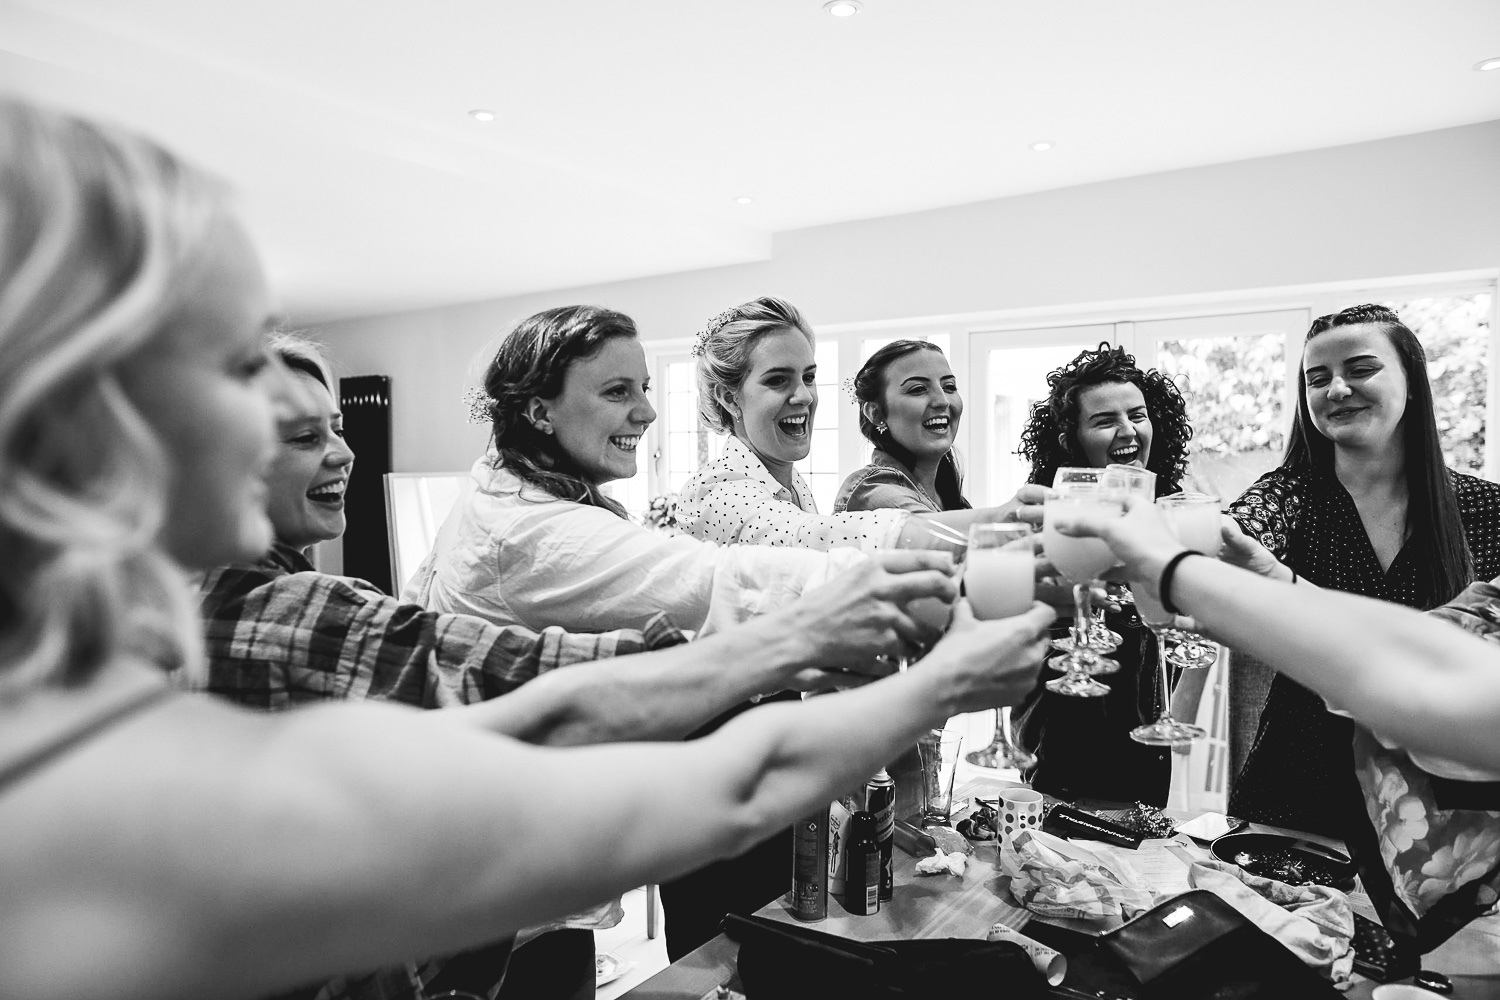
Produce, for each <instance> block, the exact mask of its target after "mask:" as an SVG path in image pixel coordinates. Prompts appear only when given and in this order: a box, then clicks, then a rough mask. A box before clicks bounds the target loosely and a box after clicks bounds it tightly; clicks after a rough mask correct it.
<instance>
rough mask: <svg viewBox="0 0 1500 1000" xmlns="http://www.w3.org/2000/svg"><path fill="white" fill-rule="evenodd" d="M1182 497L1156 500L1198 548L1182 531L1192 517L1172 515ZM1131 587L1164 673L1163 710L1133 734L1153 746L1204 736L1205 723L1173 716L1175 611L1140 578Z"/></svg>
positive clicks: (1177, 531) (1211, 499)
mask: <svg viewBox="0 0 1500 1000" xmlns="http://www.w3.org/2000/svg"><path fill="white" fill-rule="evenodd" d="M1179 499H1180V498H1177V497H1163V498H1162V499H1160V500H1158V501H1156V502H1157V504H1158V505H1159V506H1161V507H1162V508H1164V509H1165V510H1166V511H1168V522H1169V523H1170V524H1171V526H1172V530H1173V532H1174V533H1175V534H1176V535H1177V540H1178V541H1180V542H1182V543H1184V544H1185V545H1188V547H1189V548H1195V547H1196V546H1194V545H1193V544H1192V543H1191V542H1189V541H1188V540H1187V538H1185V537H1183V531H1182V526H1183V524H1184V523H1188V524H1192V523H1193V522H1192V520H1191V519H1189V520H1187V521H1184V520H1182V519H1180V518H1179V519H1173V518H1172V516H1171V514H1170V511H1171V510H1173V509H1178V510H1179V511H1180V510H1181V509H1182V508H1181V505H1180V504H1178V503H1177V502H1176V501H1178V500H1179ZM1207 500H1208V501H1209V502H1211V503H1213V504H1214V505H1215V506H1214V507H1213V508H1212V510H1213V514H1214V517H1215V521H1214V526H1215V530H1217V527H1218V521H1217V518H1218V509H1217V504H1218V502H1219V501H1218V498H1217V497H1208V498H1207ZM1200 518H1201V516H1200ZM1194 540H1195V541H1202V539H1201V538H1195V539H1194ZM1130 589H1131V592H1132V593H1133V594H1134V595H1135V610H1136V613H1137V614H1139V615H1140V616H1141V621H1143V622H1145V623H1146V627H1147V628H1149V629H1150V630H1151V634H1152V635H1154V636H1155V637H1156V668H1157V671H1158V672H1159V674H1160V677H1161V714H1160V715H1159V716H1157V718H1156V721H1155V722H1152V723H1148V724H1146V725H1144V726H1137V727H1136V728H1134V729H1132V730H1131V731H1130V738H1131V739H1133V740H1135V741H1136V742H1137V743H1148V744H1150V745H1151V746H1158V747H1169V746H1182V745H1184V744H1187V743H1191V742H1193V741H1194V740H1201V739H1203V737H1205V736H1207V735H1208V732H1207V731H1206V730H1205V729H1204V728H1203V727H1202V726H1193V725H1189V724H1188V723H1185V722H1178V721H1177V720H1176V719H1174V718H1172V677H1171V672H1170V671H1169V670H1168V669H1167V666H1168V664H1169V663H1171V662H1172V661H1171V658H1170V657H1169V656H1168V655H1167V633H1168V632H1169V631H1171V629H1170V626H1171V624H1172V620H1173V618H1172V615H1171V613H1170V612H1168V611H1167V609H1166V608H1165V607H1163V606H1162V603H1161V602H1160V601H1158V600H1157V599H1156V598H1154V597H1152V596H1151V594H1150V593H1149V592H1148V591H1147V590H1146V587H1145V585H1144V584H1142V583H1140V582H1138V581H1131V584H1130Z"/></svg>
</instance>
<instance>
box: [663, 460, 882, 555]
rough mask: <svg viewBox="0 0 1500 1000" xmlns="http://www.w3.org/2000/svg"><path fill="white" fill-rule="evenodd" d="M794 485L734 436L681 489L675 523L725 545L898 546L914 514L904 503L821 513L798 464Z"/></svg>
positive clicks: (708, 540)
mask: <svg viewBox="0 0 1500 1000" xmlns="http://www.w3.org/2000/svg"><path fill="white" fill-rule="evenodd" d="M792 487H793V488H792V489H790V490H789V489H787V488H786V487H785V486H783V485H781V483H779V482H777V481H776V477H774V476H772V475H771V471H770V470H769V469H767V468H766V466H765V463H763V462H762V461H761V460H760V459H759V458H758V457H756V455H755V453H754V452H753V451H751V450H750V449H749V448H748V447H747V446H746V445H745V444H744V442H742V441H740V440H739V438H736V437H732V436H731V437H730V438H729V440H728V441H727V442H726V443H725V446H724V454H723V456H722V457H720V458H718V459H716V460H714V461H712V462H710V463H709V464H707V465H705V466H704V467H703V468H701V469H699V470H698V472H697V474H696V475H694V476H693V478H692V479H690V480H688V482H687V485H685V486H684V487H683V488H682V491H681V492H680V493H679V494H678V496H677V526H678V527H679V528H680V529H682V530H683V531H685V532H687V533H688V534H690V535H692V536H693V537H694V538H698V539H701V540H702V541H706V542H717V543H718V544H720V545H733V544H735V543H742V544H745V545H783V546H796V547H799V548H808V549H831V548H857V549H860V550H862V551H865V552H871V551H875V550H878V549H887V548H894V547H895V545H896V540H897V538H899V537H900V535H901V529H902V528H903V527H905V525H906V520H907V518H908V517H910V516H911V515H910V514H909V513H908V512H907V511H904V510H872V511H861V512H857V513H845V514H826V515H825V514H819V513H818V507H817V504H816V503H815V502H814V501H813V495H812V491H811V490H809V489H808V488H807V483H806V482H804V481H803V479H802V476H801V475H799V474H798V473H797V471H796V470H795V469H794V470H792Z"/></svg>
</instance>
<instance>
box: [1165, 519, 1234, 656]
mask: <svg viewBox="0 0 1500 1000" xmlns="http://www.w3.org/2000/svg"><path fill="white" fill-rule="evenodd" d="M1161 507H1162V512H1163V513H1164V514H1165V515H1166V516H1167V521H1168V522H1169V523H1170V524H1171V525H1172V528H1173V531H1174V532H1175V533H1176V535H1177V538H1178V540H1179V541H1181V542H1182V544H1183V545H1185V546H1187V547H1188V548H1190V549H1196V550H1197V551H1199V552H1202V553H1203V554H1204V555H1206V556H1212V557H1213V558H1215V559H1217V558H1218V556H1219V552H1220V551H1221V550H1222V549H1223V548H1224V536H1223V534H1222V532H1221V530H1220V524H1221V522H1222V520H1223V518H1222V516H1221V515H1220V513H1219V498H1218V497H1216V496H1211V495H1209V494H1207V493H1174V494H1173V495H1171V496H1169V497H1162V498H1161ZM1167 638H1168V639H1170V640H1172V641H1174V642H1176V643H1177V645H1176V646H1175V647H1174V648H1173V649H1172V652H1171V654H1170V656H1169V657H1168V662H1170V663H1171V664H1172V666H1174V667H1180V668H1181V669H1183V670H1202V669H1204V668H1207V667H1211V666H1213V665H1214V663H1215V661H1217V660H1218V658H1219V644H1218V643H1216V642H1209V641H1208V640H1206V639H1204V638H1203V637H1201V636H1199V635H1198V634H1197V633H1195V632H1188V631H1185V630H1183V629H1175V628H1174V629H1168V630H1167Z"/></svg>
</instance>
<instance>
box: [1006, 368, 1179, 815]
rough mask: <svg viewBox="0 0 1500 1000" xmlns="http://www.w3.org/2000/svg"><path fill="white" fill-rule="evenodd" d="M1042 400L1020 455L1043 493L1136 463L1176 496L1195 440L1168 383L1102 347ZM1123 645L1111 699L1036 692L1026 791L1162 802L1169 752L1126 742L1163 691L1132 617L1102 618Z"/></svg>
mask: <svg viewBox="0 0 1500 1000" xmlns="http://www.w3.org/2000/svg"><path fill="white" fill-rule="evenodd" d="M1047 385H1048V387H1049V392H1048V394H1047V398H1046V399H1044V400H1042V401H1041V402H1038V403H1037V404H1036V405H1035V406H1033V407H1032V409H1031V418H1030V420H1028V421H1027V424H1026V428H1025V430H1023V431H1022V432H1021V448H1020V453H1021V454H1022V455H1023V456H1025V457H1026V458H1028V459H1030V460H1031V475H1030V476H1029V477H1028V478H1029V481H1030V482H1032V483H1035V484H1039V485H1042V486H1049V485H1051V483H1052V478H1053V476H1054V474H1056V472H1057V470H1058V469H1059V468H1060V467H1064V466H1082V467H1092V468H1102V467H1103V466H1106V465H1110V464H1123V465H1136V466H1139V467H1141V468H1144V469H1148V470H1150V471H1151V472H1154V473H1156V492H1157V495H1158V496H1163V495H1165V494H1168V493H1175V492H1176V491H1177V490H1178V489H1179V488H1180V487H1179V484H1180V483H1181V482H1182V480H1183V478H1184V476H1185V475H1186V473H1187V443H1188V440H1189V439H1190V438H1191V437H1192V436H1193V429H1192V427H1191V426H1189V424H1188V420H1187V409H1186V406H1185V405H1184V403H1183V399H1182V394H1181V393H1180V392H1178V391H1177V387H1176V386H1175V385H1173V384H1172V380H1171V379H1169V378H1167V377H1166V376H1165V375H1163V374H1162V373H1161V372H1159V371H1156V370H1155V369H1152V370H1151V371H1142V370H1141V369H1140V368H1139V367H1138V366H1137V365H1136V363H1135V358H1133V357H1131V356H1130V355H1129V354H1127V353H1125V351H1124V350H1123V349H1121V348H1117V347H1110V346H1109V344H1107V343H1103V344H1100V345H1099V347H1098V348H1097V349H1095V350H1087V351H1084V352H1083V353H1082V354H1080V355H1078V357H1076V358H1074V359H1073V360H1072V361H1070V362H1068V363H1067V364H1066V365H1063V366H1062V367H1061V368H1059V369H1057V370H1056V371H1054V372H1052V373H1051V374H1050V375H1048V376H1047ZM1107 621H1108V624H1109V627H1110V628H1111V629H1113V630H1114V631H1116V632H1118V633H1119V634H1120V636H1121V638H1122V639H1123V642H1122V643H1121V645H1120V648H1119V650H1117V651H1116V653H1115V654H1114V655H1115V659H1117V660H1118V661H1119V663H1120V672H1119V673H1117V674H1113V675H1111V676H1110V678H1109V694H1107V695H1105V696H1104V697H1101V698H1072V697H1067V696H1065V695H1058V694H1053V693H1049V692H1047V691H1046V690H1045V689H1044V688H1042V687H1040V686H1039V687H1038V688H1037V690H1036V691H1035V692H1034V693H1033V694H1032V697H1031V698H1030V699H1029V700H1028V702H1027V704H1026V706H1025V707H1024V708H1023V709H1021V712H1020V715H1021V724H1020V733H1021V743H1022V744H1023V745H1025V746H1026V748H1027V749H1028V750H1030V751H1031V752H1032V753H1034V754H1035V755H1036V757H1037V763H1036V766H1035V767H1034V768H1032V770H1031V771H1030V772H1029V773H1028V778H1029V779H1030V781H1031V784H1032V787H1034V788H1036V789H1037V790H1039V791H1045V792H1049V793H1052V794H1054V795H1057V796H1059V797H1066V798H1072V797H1087V798H1101V799H1115V800H1120V801H1127V802H1129V801H1139V802H1147V803H1150V804H1152V805H1164V804H1165V803H1166V801H1167V788H1168V784H1169V783H1170V780H1171V763H1170V759H1169V757H1168V753H1167V751H1166V750H1165V749H1163V748H1161V747H1153V746H1146V745H1144V744H1141V743H1137V742H1135V741H1134V740H1132V739H1131V738H1130V731H1131V730H1132V729H1134V728H1135V727H1136V726H1139V725H1141V724H1142V723H1143V722H1150V721H1152V720H1154V719H1155V718H1156V715H1157V707H1158V706H1159V705H1160V699H1161V697H1162V692H1160V691H1159V690H1158V686H1159V685H1158V684H1157V683H1156V682H1155V677H1156V672H1155V671H1153V670H1143V669H1142V664H1149V663H1151V662H1153V661H1152V660H1151V658H1150V657H1149V656H1148V655H1146V653H1147V650H1146V649H1145V648H1144V646H1145V644H1146V643H1147V642H1151V641H1154V640H1151V639H1150V633H1149V631H1148V630H1147V629H1146V628H1145V627H1144V626H1142V624H1141V622H1140V619H1139V618H1138V617H1136V615H1135V614H1134V612H1133V610H1130V609H1127V610H1126V611H1123V612H1116V613H1113V614H1110V615H1108V616H1107Z"/></svg>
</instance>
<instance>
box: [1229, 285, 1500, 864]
mask: <svg viewBox="0 0 1500 1000" xmlns="http://www.w3.org/2000/svg"><path fill="white" fill-rule="evenodd" d="M1426 362H1427V358H1426V355H1425V353H1424V352H1423V350H1422V345H1421V343H1420V342H1419V341H1418V340H1417V338H1416V335H1415V334H1413V333H1412V331H1411V330H1410V329H1409V328H1408V327H1407V326H1406V324H1404V323H1402V322H1401V318H1400V317H1399V316H1397V315H1396V313H1394V312H1393V311H1391V310H1390V309H1387V308H1386V307H1384V306H1379V305H1358V306H1351V307H1350V308H1348V309H1344V310H1343V311H1341V312H1338V313H1333V314H1330V315H1327V316H1320V317H1318V319H1317V320H1316V321H1314V322H1313V324H1312V327H1311V329H1309V330H1308V333H1307V345H1306V347H1305V348H1304V350H1303V354H1302V364H1301V367H1300V368H1299V369H1298V373H1297V415H1296V419H1295V421H1294V423H1293V425H1292V433H1291V436H1290V438H1289V439H1288V441H1287V449H1286V457H1285V458H1284V459H1283V461H1282V463H1281V467H1280V468H1278V469H1275V470H1273V471H1271V472H1268V473H1266V474H1265V475H1264V476H1262V477H1261V478H1260V479H1259V481H1257V482H1256V483H1255V484H1254V485H1252V486H1251V487H1250V488H1249V489H1247V490H1246V491H1245V492H1244V494H1242V495H1241V496H1240V498H1239V499H1238V500H1236V501H1235V502H1234V503H1233V504H1232V505H1231V506H1230V513H1231V514H1232V515H1233V516H1234V517H1235V519H1236V520H1237V521H1239V523H1240V526H1241V527H1242V528H1243V529H1244V530H1245V532H1246V533H1247V534H1249V535H1251V536H1253V537H1254V538H1256V539H1258V540H1259V541H1260V542H1261V544H1262V545H1264V546H1265V547H1266V548H1267V549H1269V550H1270V551H1271V553H1272V554H1273V555H1275V556H1276V557H1277V558H1278V559H1280V560H1281V561H1282V562H1284V563H1286V564H1287V565H1288V566H1290V567H1291V568H1292V569H1293V570H1294V571H1295V572H1296V573H1297V575H1298V576H1299V577H1301V578H1303V579H1307V580H1310V581H1312V582H1313V583H1316V584H1317V585H1319V586H1322V587H1329V588H1333V589H1336V590H1344V591H1348V592H1350V593H1354V594H1362V595H1364V596H1367V597H1376V598H1380V599H1382V600H1386V601H1393V602H1395V603H1398V604H1405V605H1407V606H1408V607H1415V608H1433V607H1436V606H1438V605H1440V604H1442V603H1444V602H1445V601H1449V600H1451V599H1453V598H1454V597H1455V596H1456V595H1457V594H1458V593H1459V592H1460V591H1461V590H1463V589H1464V588H1465V587H1466V586H1468V585H1469V584H1470V583H1472V582H1473V581H1474V580H1476V579H1482V580H1487V579H1490V578H1491V577H1493V576H1495V575H1496V574H1500V533H1497V526H1500V486H1496V485H1495V484H1493V483H1488V482H1485V481H1484V480H1481V479H1476V478H1474V477H1473V476H1468V475H1464V474H1462V473H1458V472H1454V471H1452V470H1450V469H1448V468H1446V467H1445V466H1444V464H1443V453H1442V446H1441V444H1440V442H1439V439H1438V431H1437V419H1436V416H1435V415H1434V411H1433V403H1432V387H1431V385H1430V384H1429V382H1428V380H1427V367H1426ZM1351 740H1352V731H1351V728H1350V723H1349V721H1348V720H1347V719H1343V718H1340V717H1338V716H1335V715H1331V714H1329V713H1328V712H1327V711H1326V710H1325V709H1324V706H1323V701H1322V699H1321V698H1318V697H1317V696H1316V695H1314V694H1312V692H1310V691H1308V690H1307V689H1306V688H1304V687H1303V686H1301V685H1300V684H1298V683H1297V682H1296V681H1293V680H1291V679H1289V678H1287V677H1282V676H1277V677H1276V678H1275V679H1273V680H1272V682H1271V690H1270V693H1269V695H1268V696H1267V698H1266V704H1265V708H1264V710H1263V711H1262V713H1261V719H1260V726H1259V728H1258V731H1257V733H1256V737H1255V744H1254V746H1253V747H1252V748H1251V750H1250V754H1249V756H1248V757H1247V758H1246V761H1245V764H1244V767H1243V768H1241V770H1240V773H1239V775H1238V777H1237V778H1236V779H1235V781H1234V782H1233V785H1232V788H1231V795H1230V809H1231V811H1233V812H1234V813H1235V814H1236V815H1238V816H1243V817H1245V818H1247V819H1254V820H1259V821H1262V822H1267V823H1276V824H1279V825H1282V826H1288V827H1294V828H1296V829H1299V830H1311V831H1313V832H1317V833H1324V834H1327V835H1329V836H1334V837H1340V838H1344V839H1350V838H1353V837H1355V836H1356V835H1359V834H1362V833H1364V832H1367V831H1368V828H1369V824H1368V821H1367V819H1366V817H1365V810H1364V807H1363V804H1362V802H1361V799H1360V795H1359V789H1358V785H1357V784H1356V782H1355V779H1354V761H1353V756H1352V751H1351V748H1350V747H1351Z"/></svg>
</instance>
